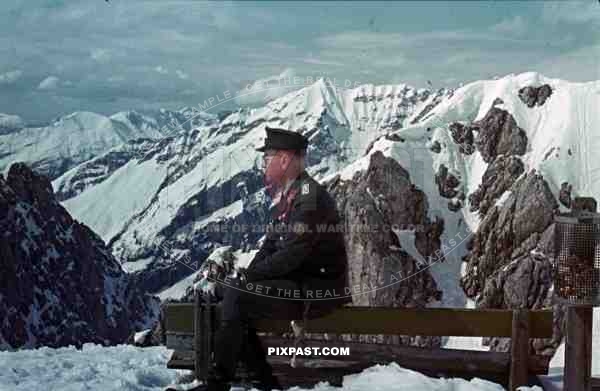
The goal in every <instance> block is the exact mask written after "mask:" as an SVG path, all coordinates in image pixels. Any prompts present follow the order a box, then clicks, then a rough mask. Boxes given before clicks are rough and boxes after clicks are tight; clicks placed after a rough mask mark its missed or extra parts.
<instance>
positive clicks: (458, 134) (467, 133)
mask: <svg viewBox="0 0 600 391" xmlns="http://www.w3.org/2000/svg"><path fill="white" fill-rule="evenodd" d="M449 129H450V134H451V135H452V139H453V140H454V142H455V143H456V144H458V145H459V148H458V150H459V151H460V152H461V153H463V154H465V155H471V154H472V153H473V152H475V147H474V146H473V139H474V137H473V129H474V128H473V127H471V126H470V125H463V124H461V123H460V122H453V123H452V124H450V126H449ZM475 129H476V128H475Z"/></svg>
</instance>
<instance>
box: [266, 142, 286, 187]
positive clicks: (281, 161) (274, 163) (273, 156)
mask: <svg viewBox="0 0 600 391" xmlns="http://www.w3.org/2000/svg"><path fill="white" fill-rule="evenodd" d="M290 162H291V156H290V153H289V151H286V150H275V149H267V150H266V151H265V153H264V155H263V170H264V172H265V178H264V181H265V186H266V187H267V190H269V192H270V193H272V194H276V193H277V190H278V189H279V188H280V187H281V185H282V183H283V179H284V178H285V174H286V171H287V169H288V168H289V166H290Z"/></svg>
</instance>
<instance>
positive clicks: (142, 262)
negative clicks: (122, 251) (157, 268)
mask: <svg viewBox="0 0 600 391" xmlns="http://www.w3.org/2000/svg"><path fill="white" fill-rule="evenodd" d="M153 260H154V258H153V257H148V258H142V259H138V260H137V261H131V262H123V263H122V264H121V267H122V268H123V270H124V271H125V272H126V273H135V272H138V271H141V270H144V269H146V267H148V265H150V264H151V263H152V261H153Z"/></svg>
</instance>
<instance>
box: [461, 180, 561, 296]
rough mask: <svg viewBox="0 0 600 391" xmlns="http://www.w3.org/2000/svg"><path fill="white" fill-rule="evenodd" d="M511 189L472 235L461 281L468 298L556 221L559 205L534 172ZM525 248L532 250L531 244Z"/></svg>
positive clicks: (480, 291) (477, 292)
mask: <svg viewBox="0 0 600 391" xmlns="http://www.w3.org/2000/svg"><path fill="white" fill-rule="evenodd" d="M509 190H510V191H511V194H510V195H509V196H508V197H507V199H506V201H505V202H504V203H503V204H502V206H500V207H498V206H495V205H494V206H492V207H491V208H490V209H489V210H488V212H487V213H486V214H485V216H484V217H483V219H482V221H481V223H480V225H479V229H478V231H477V232H476V233H475V234H474V235H473V243H472V250H471V252H470V254H468V255H467V256H466V257H465V260H466V261H467V262H468V263H467V269H466V273H465V276H463V277H462V279H461V284H462V286H463V289H464V290H465V293H466V294H467V295H468V296H469V297H476V296H477V295H479V294H480V293H482V290H483V287H484V286H485V282H486V280H487V279H488V278H489V276H491V275H492V274H493V273H494V272H495V271H497V270H498V269H500V268H501V267H502V266H504V265H506V264H507V263H509V262H510V261H511V259H512V258H511V257H512V255H513V252H515V250H517V249H518V248H519V247H520V246H521V245H523V242H524V241H525V240H526V239H528V238H530V237H531V235H533V234H534V233H538V234H541V233H542V232H544V231H545V230H546V228H547V227H548V226H549V225H550V224H552V222H553V215H554V211H555V210H556V209H557V208H558V203H557V202H556V200H555V199H554V197H553V195H552V192H551V191H550V188H549V186H548V184H547V183H546V181H545V180H544V179H543V178H542V176H541V175H538V174H536V173H535V171H531V172H529V173H528V174H527V175H525V176H523V177H521V178H520V179H519V180H518V181H517V182H516V183H515V184H514V185H513V186H512V187H511V188H510V189H509ZM525 247H526V248H531V247H532V244H531V243H530V244H526V245H525ZM521 252H523V251H521ZM517 253H519V251H517Z"/></svg>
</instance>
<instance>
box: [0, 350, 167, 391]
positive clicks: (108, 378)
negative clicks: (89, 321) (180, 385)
mask: <svg viewBox="0 0 600 391" xmlns="http://www.w3.org/2000/svg"><path fill="white" fill-rule="evenodd" d="M170 352H171V351H169V350H167V349H166V348H164V347H150V348H139V347H134V346H131V345H119V346H113V347H102V346H100V345H94V344H85V345H84V346H83V348H82V349H81V350H77V349H76V348H75V347H73V346H70V347H64V348H59V349H52V348H48V347H42V348H39V349H34V350H20V351H16V352H0V368H2V371H0V390H1V391H20V390H23V391H31V390H39V389H44V390H47V391H80V390H83V389H85V390H98V391H100V390H107V391H109V390H130V391H152V390H155V391H162V390H163V389H164V388H165V386H167V385H168V384H171V383H173V382H175V381H176V379H177V376H178V372H177V371H174V370H171V369H167V367H166V362H167V360H168V358H169V357H170Z"/></svg>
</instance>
